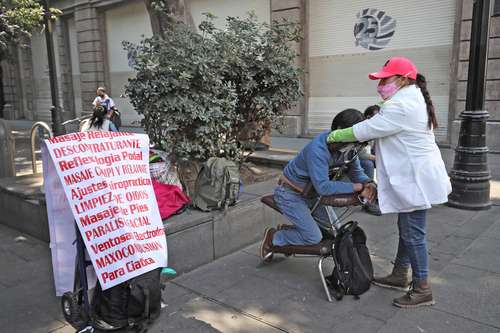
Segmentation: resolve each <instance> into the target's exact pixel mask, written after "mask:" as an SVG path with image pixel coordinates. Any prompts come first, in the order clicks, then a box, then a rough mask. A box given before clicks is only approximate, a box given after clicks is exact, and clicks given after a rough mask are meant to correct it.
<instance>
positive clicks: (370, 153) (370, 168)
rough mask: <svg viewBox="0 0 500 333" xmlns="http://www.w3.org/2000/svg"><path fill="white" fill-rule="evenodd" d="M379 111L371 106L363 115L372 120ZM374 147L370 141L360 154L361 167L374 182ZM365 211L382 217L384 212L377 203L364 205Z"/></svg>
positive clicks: (377, 107) (376, 107)
mask: <svg viewBox="0 0 500 333" xmlns="http://www.w3.org/2000/svg"><path fill="white" fill-rule="evenodd" d="M379 111H380V106H378V105H371V106H369V107H367V108H366V110H365V112H364V113H363V114H364V116H365V119H370V118H371V117H373V116H374V115H376V114H377V113H378V112H379ZM374 145H375V142H373V141H370V143H369V144H368V145H367V146H366V147H365V149H364V150H363V151H362V152H360V154H359V163H360V164H361V167H362V168H363V170H364V171H365V174H366V175H367V176H368V177H370V178H371V179H373V180H375V159H376V157H375V147H374ZM363 209H364V210H365V211H366V212H367V213H369V214H372V215H375V216H380V215H382V212H381V211H380V208H379V206H378V202H377V201H374V202H372V203H367V204H366V205H363Z"/></svg>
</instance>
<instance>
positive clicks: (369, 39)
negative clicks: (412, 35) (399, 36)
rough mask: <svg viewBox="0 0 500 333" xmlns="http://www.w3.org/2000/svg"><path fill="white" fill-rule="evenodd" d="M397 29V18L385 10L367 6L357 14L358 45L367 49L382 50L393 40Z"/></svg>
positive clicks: (356, 37)
mask: <svg viewBox="0 0 500 333" xmlns="http://www.w3.org/2000/svg"><path fill="white" fill-rule="evenodd" d="M395 31H396V19H394V18H392V17H391V16H389V15H387V14H386V13H385V12H384V11H382V10H378V9H375V8H366V9H363V10H361V11H360V12H359V13H357V14H356V24H355V25H354V38H355V39H356V41H355V44H356V46H358V45H359V46H361V47H364V48H365V49H367V50H370V51H374V50H381V49H383V48H385V47H386V46H387V45H388V44H389V42H390V41H391V38H392V36H394V32H395Z"/></svg>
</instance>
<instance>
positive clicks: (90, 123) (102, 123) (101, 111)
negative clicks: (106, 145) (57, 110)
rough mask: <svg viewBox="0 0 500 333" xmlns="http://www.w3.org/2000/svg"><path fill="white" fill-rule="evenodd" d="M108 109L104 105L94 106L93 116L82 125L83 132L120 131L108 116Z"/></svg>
mask: <svg viewBox="0 0 500 333" xmlns="http://www.w3.org/2000/svg"><path fill="white" fill-rule="evenodd" d="M107 114H108V111H107V110H106V109H105V108H104V106H102V105H98V106H96V107H94V112H93V114H92V117H91V118H90V119H88V120H87V122H86V123H85V124H83V126H82V130H81V131H82V132H88V131H100V132H109V131H111V132H118V130H117V128H116V127H115V125H114V124H113V123H112V122H111V120H109V119H108V117H107Z"/></svg>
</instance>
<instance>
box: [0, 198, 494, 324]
mask: <svg viewBox="0 0 500 333" xmlns="http://www.w3.org/2000/svg"><path fill="white" fill-rule="evenodd" d="M499 214H500V207H496V206H495V207H493V208H492V209H491V210H488V211H480V212H473V211H463V210H457V209H452V208H448V207H444V206H440V207H436V208H435V209H433V210H432V212H431V213H430V216H429V243H430V250H429V253H430V267H431V274H432V282H433V288H434V293H435V296H436V299H437V304H436V305H435V306H434V307H431V308H426V309H419V310H398V309H396V308H394V307H392V306H391V305H390V302H391V300H392V298H394V297H396V296H398V295H399V292H395V291H389V290H385V289H381V288H378V287H373V288H372V289H371V290H370V291H369V292H367V293H366V294H365V295H363V296H362V297H361V299H360V300H354V299H353V298H351V297H347V298H346V299H345V300H343V301H341V302H335V303H328V302H326V299H325V295H324V294H323V291H322V289H321V284H320V281H319V280H318V275H317V272H316V260H314V259H310V258H288V259H283V258H278V259H277V260H276V261H275V262H274V263H272V264H270V265H261V264H260V260H259V258H258V257H257V255H256V253H257V248H258V244H255V245H253V246H251V247H248V248H246V249H244V250H242V251H239V252H237V253H234V254H232V255H230V256H227V257H224V258H222V259H220V260H218V261H215V262H214V263H212V264H209V265H206V266H203V267H201V268H199V269H197V270H195V271H193V272H191V273H188V274H185V275H183V276H180V277H178V278H176V279H174V280H172V281H170V282H168V283H167V286H166V289H165V291H164V299H165V301H166V303H167V307H166V308H165V309H164V311H163V313H162V316H161V318H160V319H159V320H158V321H157V322H156V323H155V325H154V326H153V327H152V329H151V330H150V332H152V333H159V332H179V333H183V332H186V333H191V332H203V333H204V332H231V333H232V332H249V333H250V332H252V333H254V332H384V333H385V332H416V333H423V332H500V257H499V256H498V255H497V252H498V248H499V247H498V244H499V242H500V220H499V218H498V216H499ZM352 218H353V219H355V220H359V221H360V222H361V224H362V225H363V227H364V228H365V230H366V232H367V234H368V238H369V248H370V250H371V252H372V255H373V261H374V265H375V269H376V272H378V273H383V272H387V271H388V270H389V269H390V260H391V259H392V258H393V256H394V252H395V248H396V245H395V244H396V240H397V236H396V228H395V216H392V215H389V216H384V217H372V216H370V215H367V214H365V213H363V212H355V213H354V214H353V215H352ZM0 265H1V266H2V267H3V268H2V269H1V270H0V300H2V306H1V308H2V311H0V327H2V328H3V329H1V330H0V331H2V332H10V333H15V332H19V333H25V332H57V333H66V332H73V330H72V329H71V327H69V326H68V325H66V324H65V323H64V320H63V318H62V315H61V311H60V308H59V300H58V299H57V298H56V297H55V296H54V291H53V286H52V278H51V269H50V257H49V248H48V245H47V244H45V243H42V242H39V241H37V240H34V239H32V238H30V237H25V236H23V235H21V234H19V233H18V232H16V231H13V230H12V229H8V228H6V227H4V226H0ZM328 269H330V268H328Z"/></svg>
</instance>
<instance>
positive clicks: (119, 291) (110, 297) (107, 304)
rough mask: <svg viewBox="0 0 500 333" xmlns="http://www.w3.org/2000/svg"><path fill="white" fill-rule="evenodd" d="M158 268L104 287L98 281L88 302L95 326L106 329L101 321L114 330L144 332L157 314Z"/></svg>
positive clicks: (158, 299)
mask: <svg viewBox="0 0 500 333" xmlns="http://www.w3.org/2000/svg"><path fill="white" fill-rule="evenodd" d="M160 270H161V269H160V268H157V269H155V270H152V271H150V272H147V273H144V274H142V275H139V276H137V277H135V278H132V279H130V280H128V281H125V282H123V283H120V284H119V285H116V286H114V287H111V288H109V289H106V290H102V289H101V285H100V284H99V282H97V285H96V288H95V291H94V296H93V298H92V305H91V307H92V318H93V319H94V326H95V327H96V328H98V329H101V330H106V327H105V326H106V325H104V327H103V323H102V321H104V322H105V323H107V324H110V325H112V326H113V327H115V329H117V328H130V329H132V330H133V331H135V332H145V331H146V328H147V326H148V325H149V324H151V323H152V322H153V321H154V320H155V319H156V318H158V316H159V315H160V310H161V283H160Z"/></svg>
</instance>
